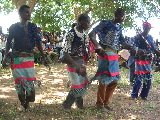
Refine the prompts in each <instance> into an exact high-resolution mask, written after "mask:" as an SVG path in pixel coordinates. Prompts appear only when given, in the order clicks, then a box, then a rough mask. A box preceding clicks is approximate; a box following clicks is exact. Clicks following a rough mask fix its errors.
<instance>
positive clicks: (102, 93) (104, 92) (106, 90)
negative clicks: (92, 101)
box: [96, 81, 118, 107]
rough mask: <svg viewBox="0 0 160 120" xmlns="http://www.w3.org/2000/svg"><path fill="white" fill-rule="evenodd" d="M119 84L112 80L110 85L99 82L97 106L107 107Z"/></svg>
mask: <svg viewBox="0 0 160 120" xmlns="http://www.w3.org/2000/svg"><path fill="white" fill-rule="evenodd" d="M117 85H118V83H117V82H115V81H112V82H111V83H110V84H109V85H103V84H102V83H101V82H99V85H98V92H97V102H96V107H107V106H108V104H109V103H110V102H111V100H112V96H113V92H114V90H115V88H116V86H117Z"/></svg>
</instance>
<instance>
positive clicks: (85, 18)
mask: <svg viewBox="0 0 160 120" xmlns="http://www.w3.org/2000/svg"><path fill="white" fill-rule="evenodd" d="M88 18H89V16H88V14H86V13H83V14H80V15H79V17H78V22H80V21H82V20H87V19H88Z"/></svg>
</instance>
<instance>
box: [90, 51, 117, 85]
mask: <svg viewBox="0 0 160 120" xmlns="http://www.w3.org/2000/svg"><path fill="white" fill-rule="evenodd" d="M91 80H99V81H100V82H101V83H102V84H103V85H108V84H110V83H111V82H112V81H116V82H118V81H120V75H119V63H118V54H117V53H114V52H110V51H106V52H105V55H104V56H103V57H102V56H98V70H97V72H96V74H95V76H94V77H93V78H92V79H91Z"/></svg>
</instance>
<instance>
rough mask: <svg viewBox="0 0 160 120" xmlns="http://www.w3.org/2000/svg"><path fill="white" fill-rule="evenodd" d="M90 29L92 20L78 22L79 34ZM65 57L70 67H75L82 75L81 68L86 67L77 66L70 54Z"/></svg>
mask: <svg viewBox="0 0 160 120" xmlns="http://www.w3.org/2000/svg"><path fill="white" fill-rule="evenodd" d="M89 27H90V18H88V19H86V20H81V21H79V22H78V24H77V27H76V29H77V31H79V32H83V30H87V29H88V28H89ZM64 56H65V57H66V59H67V60H68V64H70V65H73V66H74V67H75V69H76V71H77V73H78V74H81V72H80V68H81V67H85V66H84V65H83V66H80V65H79V64H77V63H76V62H75V61H74V60H73V59H72V57H71V56H70V54H69V53H67V52H64Z"/></svg>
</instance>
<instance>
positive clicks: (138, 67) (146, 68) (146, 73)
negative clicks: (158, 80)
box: [134, 60, 152, 83]
mask: <svg viewBox="0 0 160 120" xmlns="http://www.w3.org/2000/svg"><path fill="white" fill-rule="evenodd" d="M134 73H135V75H136V77H135V79H136V78H137V77H138V78H140V79H137V80H141V81H142V80H143V82H144V83H147V80H151V79H152V67H151V62H150V61H142V60H136V61H135V72H134Z"/></svg>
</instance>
